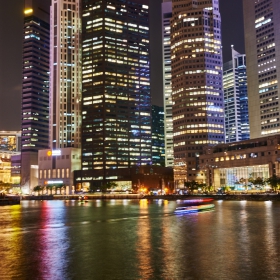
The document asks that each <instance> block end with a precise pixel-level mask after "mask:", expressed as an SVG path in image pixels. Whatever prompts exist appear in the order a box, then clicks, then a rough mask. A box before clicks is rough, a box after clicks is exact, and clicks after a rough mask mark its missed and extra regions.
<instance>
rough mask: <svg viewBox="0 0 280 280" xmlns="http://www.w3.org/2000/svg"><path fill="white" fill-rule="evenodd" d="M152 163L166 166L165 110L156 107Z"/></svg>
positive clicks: (153, 116)
mask: <svg viewBox="0 0 280 280" xmlns="http://www.w3.org/2000/svg"><path fill="white" fill-rule="evenodd" d="M152 161H153V165H160V166H165V145H164V109H163V107H160V106H156V105H152Z"/></svg>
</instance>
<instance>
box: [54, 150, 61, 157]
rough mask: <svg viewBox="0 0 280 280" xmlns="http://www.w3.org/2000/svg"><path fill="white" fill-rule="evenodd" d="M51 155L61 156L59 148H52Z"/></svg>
mask: <svg viewBox="0 0 280 280" xmlns="http://www.w3.org/2000/svg"><path fill="white" fill-rule="evenodd" d="M52 155H53V156H61V150H52Z"/></svg>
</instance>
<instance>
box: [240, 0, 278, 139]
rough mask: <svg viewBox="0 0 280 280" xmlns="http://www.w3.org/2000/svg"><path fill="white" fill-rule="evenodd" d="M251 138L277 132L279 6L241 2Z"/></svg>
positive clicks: (270, 0) (268, 0) (273, 0)
mask: <svg viewBox="0 0 280 280" xmlns="http://www.w3.org/2000/svg"><path fill="white" fill-rule="evenodd" d="M243 9H244V10H243V12H244V26H245V49H246V58H247V77H248V102H249V121H250V137H251V138H257V137H261V136H266V135H267V136H269V135H272V134H276V133H279V132H280V117H279V110H280V104H279V97H280V96H279V95H280V92H279V88H280V80H279V77H280V57H279V54H280V33H279V29H278V28H279V25H280V17H279V15H280V5H279V1H278V0H258V1H256V0H247V1H243Z"/></svg>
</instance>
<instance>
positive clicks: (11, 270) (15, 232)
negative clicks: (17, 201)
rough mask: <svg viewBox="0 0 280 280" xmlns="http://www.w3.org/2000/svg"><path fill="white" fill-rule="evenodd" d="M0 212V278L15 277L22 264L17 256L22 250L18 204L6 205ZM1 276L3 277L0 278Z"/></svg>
mask: <svg viewBox="0 0 280 280" xmlns="http://www.w3.org/2000/svg"><path fill="white" fill-rule="evenodd" d="M8 207H9V208H5V210H3V209H1V210H3V211H2V212H1V225H4V230H3V227H2V230H1V231H0V240H1V245H0V263H1V265H0V267H1V271H0V278H1V279H16V278H17V277H19V275H18V274H17V272H18V271H20V270H21V267H22V266H23V263H22V259H21V258H19V256H20V255H21V251H22V235H23V233H22V228H21V209H20V208H21V207H20V205H14V206H8ZM2 277H3V278H2Z"/></svg>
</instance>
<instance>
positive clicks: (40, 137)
mask: <svg viewBox="0 0 280 280" xmlns="http://www.w3.org/2000/svg"><path fill="white" fill-rule="evenodd" d="M50 3H51V1H50V0H25V10H24V28H23V63H22V102H21V104H22V105H21V116H22V117H21V130H22V138H21V152H22V154H21V186H25V187H28V188H29V187H30V172H31V171H30V168H31V165H37V163H38V150H39V149H45V148H48V135H49V119H48V118H49V41H50V26H49V17H50V15H49V11H50Z"/></svg>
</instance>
